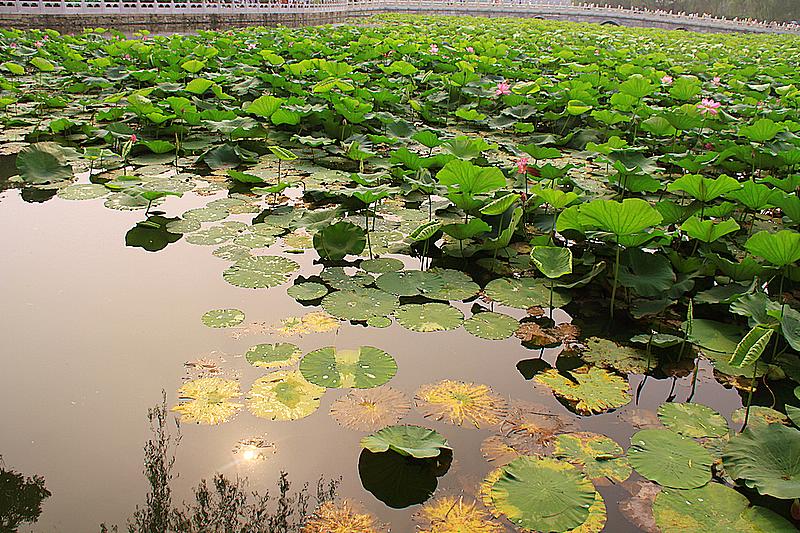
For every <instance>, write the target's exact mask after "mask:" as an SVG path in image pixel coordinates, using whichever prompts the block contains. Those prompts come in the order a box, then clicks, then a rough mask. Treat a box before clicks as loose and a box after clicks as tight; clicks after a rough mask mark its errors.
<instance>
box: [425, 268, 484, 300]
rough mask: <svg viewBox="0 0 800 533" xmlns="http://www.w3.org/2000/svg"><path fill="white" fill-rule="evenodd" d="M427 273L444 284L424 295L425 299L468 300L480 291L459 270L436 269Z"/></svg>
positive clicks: (466, 275)
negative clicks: (433, 275)
mask: <svg viewBox="0 0 800 533" xmlns="http://www.w3.org/2000/svg"><path fill="white" fill-rule="evenodd" d="M427 272H430V273H432V274H435V275H436V276H437V277H438V278H440V279H441V280H442V281H443V282H444V284H443V285H442V287H441V288H439V289H437V290H432V291H428V292H426V293H425V297H427V298H430V299H432V300H468V299H469V298H472V297H473V296H475V295H476V294H478V293H479V292H480V290H481V288H480V286H479V285H478V284H477V283H475V282H474V281H472V278H471V277H469V275H468V274H466V273H464V272H461V271H460V270H452V269H449V268H438V267H437V268H432V269H430V270H428V271H427Z"/></svg>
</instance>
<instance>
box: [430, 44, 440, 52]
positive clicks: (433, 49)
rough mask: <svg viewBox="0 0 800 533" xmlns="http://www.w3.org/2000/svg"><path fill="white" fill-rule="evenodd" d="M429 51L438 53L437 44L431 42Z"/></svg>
mask: <svg viewBox="0 0 800 533" xmlns="http://www.w3.org/2000/svg"><path fill="white" fill-rule="evenodd" d="M430 52H431V53H432V54H438V53H439V47H438V46H436V44H432V45H431V49H430Z"/></svg>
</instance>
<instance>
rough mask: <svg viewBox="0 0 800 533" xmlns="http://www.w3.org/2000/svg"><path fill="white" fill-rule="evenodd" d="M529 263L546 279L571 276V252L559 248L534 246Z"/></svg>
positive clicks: (567, 249)
mask: <svg viewBox="0 0 800 533" xmlns="http://www.w3.org/2000/svg"><path fill="white" fill-rule="evenodd" d="M531 262H532V263H533V264H534V265H535V266H536V268H537V269H539V272H541V273H542V274H544V275H545V276H547V277H548V278H551V279H552V278H560V277H561V276H564V275H566V274H572V251H571V250H570V249H569V248H561V247H560V246H534V247H533V249H532V250H531Z"/></svg>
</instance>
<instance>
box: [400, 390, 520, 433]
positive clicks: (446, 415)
mask: <svg viewBox="0 0 800 533" xmlns="http://www.w3.org/2000/svg"><path fill="white" fill-rule="evenodd" d="M414 401H415V404H416V406H417V408H418V409H419V410H420V411H422V412H423V414H424V415H425V416H426V417H430V418H433V419H434V420H443V421H445V422H449V423H450V424H455V425H457V426H461V425H463V424H464V422H469V423H470V424H471V425H473V426H475V427H476V428H481V427H486V426H493V425H496V424H499V423H500V422H501V421H502V420H503V417H504V416H505V415H506V409H507V408H508V405H507V403H506V401H505V400H504V399H503V398H501V397H500V396H497V395H496V394H494V393H492V389H490V388H489V386H488V385H481V384H477V383H465V382H463V381H450V380H444V381H439V382H437V383H430V384H428V385H423V386H422V387H420V388H419V389H418V390H417V394H416V396H415V397H414Z"/></svg>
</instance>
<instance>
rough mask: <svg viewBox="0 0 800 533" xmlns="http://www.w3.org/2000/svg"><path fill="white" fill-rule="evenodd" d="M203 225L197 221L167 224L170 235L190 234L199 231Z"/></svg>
mask: <svg viewBox="0 0 800 533" xmlns="http://www.w3.org/2000/svg"><path fill="white" fill-rule="evenodd" d="M202 226H203V225H202V224H201V223H200V222H198V221H197V220H173V221H172V222H170V223H168V224H167V231H169V232H170V233H191V232H193V231H197V230H199V229H200V228H201V227H202Z"/></svg>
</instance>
